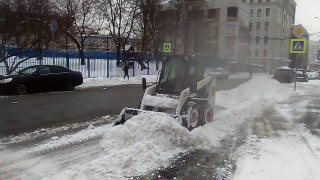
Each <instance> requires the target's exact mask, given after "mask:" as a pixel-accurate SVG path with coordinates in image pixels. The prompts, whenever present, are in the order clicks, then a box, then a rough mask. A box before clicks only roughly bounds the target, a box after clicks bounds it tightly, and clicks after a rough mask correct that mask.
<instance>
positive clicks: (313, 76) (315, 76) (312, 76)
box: [308, 71, 319, 79]
mask: <svg viewBox="0 0 320 180" xmlns="http://www.w3.org/2000/svg"><path fill="white" fill-rule="evenodd" d="M308 77H309V79H319V72H318V71H308Z"/></svg>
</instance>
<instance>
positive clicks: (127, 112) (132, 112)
mask: <svg viewBox="0 0 320 180" xmlns="http://www.w3.org/2000/svg"><path fill="white" fill-rule="evenodd" d="M140 113H153V114H157V115H161V114H162V115H163V114H166V113H163V112H154V111H146V110H140V109H133V108H124V109H123V110H122V111H121V113H120V114H119V116H118V118H117V120H116V122H115V123H114V125H113V126H117V125H121V124H124V123H125V122H126V121H127V120H129V119H130V118H132V117H133V116H136V115H138V114H140ZM170 116H171V117H173V118H174V119H176V120H177V121H178V122H179V123H180V124H182V118H181V116H179V115H170Z"/></svg>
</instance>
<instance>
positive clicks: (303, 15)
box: [296, 0, 320, 41]
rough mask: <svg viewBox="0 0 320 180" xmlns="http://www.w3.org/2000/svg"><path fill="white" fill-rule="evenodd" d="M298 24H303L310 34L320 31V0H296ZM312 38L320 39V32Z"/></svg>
mask: <svg viewBox="0 0 320 180" xmlns="http://www.w3.org/2000/svg"><path fill="white" fill-rule="evenodd" d="M296 2H297V12H296V24H302V25H303V26H304V27H305V28H306V29H307V30H308V32H309V33H310V34H312V33H317V32H320V19H316V18H314V17H320V0H296ZM310 38H311V39H312V40H317V41H318V40H319V39H320V34H318V35H317V36H311V37H310Z"/></svg>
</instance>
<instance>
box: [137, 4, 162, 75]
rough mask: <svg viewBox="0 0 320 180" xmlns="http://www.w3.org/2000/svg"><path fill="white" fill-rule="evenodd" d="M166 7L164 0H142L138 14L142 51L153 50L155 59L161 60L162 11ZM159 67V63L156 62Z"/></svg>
mask: <svg viewBox="0 0 320 180" xmlns="http://www.w3.org/2000/svg"><path fill="white" fill-rule="evenodd" d="M163 9H164V7H163V1H162V0H140V1H139V11H140V13H139V16H138V20H139V21H138V22H139V24H138V27H137V28H136V31H137V30H138V37H140V38H139V39H141V47H142V51H143V53H144V51H151V52H153V54H154V55H155V60H156V61H157V62H158V61H159V60H160V58H159V55H160V51H159V49H160V29H161V27H162V26H163V21H161V12H162V10H163ZM156 65H157V69H158V63H156Z"/></svg>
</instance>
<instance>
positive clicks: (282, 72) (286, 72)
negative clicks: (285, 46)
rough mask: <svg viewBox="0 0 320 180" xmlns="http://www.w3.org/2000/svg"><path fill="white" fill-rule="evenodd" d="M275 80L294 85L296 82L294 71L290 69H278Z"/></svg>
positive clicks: (274, 76)
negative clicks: (294, 81)
mask: <svg viewBox="0 0 320 180" xmlns="http://www.w3.org/2000/svg"><path fill="white" fill-rule="evenodd" d="M273 78H274V79H275V80H277V81H279V82H280V83H292V82H293V80H294V70H293V69H291V68H289V67H281V68H278V69H277V70H276V72H275V73H274V75H273Z"/></svg>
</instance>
